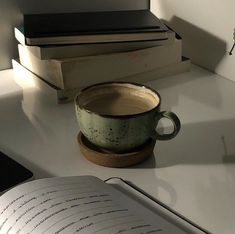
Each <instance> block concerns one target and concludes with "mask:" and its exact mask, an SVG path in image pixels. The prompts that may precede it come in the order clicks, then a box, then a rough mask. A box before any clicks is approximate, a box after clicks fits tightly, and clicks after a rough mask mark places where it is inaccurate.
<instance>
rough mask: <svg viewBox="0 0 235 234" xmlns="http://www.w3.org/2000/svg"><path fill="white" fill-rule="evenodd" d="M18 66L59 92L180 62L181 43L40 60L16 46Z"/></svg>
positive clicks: (175, 42)
mask: <svg viewBox="0 0 235 234" xmlns="http://www.w3.org/2000/svg"><path fill="white" fill-rule="evenodd" d="M18 49H19V57H20V63H21V64H22V65H23V66H25V67H26V68H27V69H29V70H30V71H32V72H33V73H35V74H36V75H38V76H40V77H42V78H43V79H45V80H46V81H48V82H50V83H51V84H53V85H55V86H56V87H58V88H61V89H74V88H78V87H85V86H88V85H91V84H94V83H98V82H105V81H110V80H117V79H121V78H123V77H127V76H131V75H135V74H139V73H141V72H147V71H151V70H153V69H157V68H160V67H164V66H167V65H170V64H174V63H178V62H180V61H181V55H182V41H181V39H175V41H174V43H172V44H169V45H163V46H155V47H151V48H147V49H140V50H135V51H129V52H121V53H112V54H105V55H95V56H84V57H76V58H67V59H57V60H56V59H51V60H40V59H39V58H37V57H36V56H34V55H33V54H32V53H31V52H30V51H29V50H28V49H27V47H25V46H23V45H21V44H19V45H18Z"/></svg>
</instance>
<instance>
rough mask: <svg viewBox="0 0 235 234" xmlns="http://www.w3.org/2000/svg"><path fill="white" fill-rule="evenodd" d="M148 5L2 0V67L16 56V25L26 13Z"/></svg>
mask: <svg viewBox="0 0 235 234" xmlns="http://www.w3.org/2000/svg"><path fill="white" fill-rule="evenodd" d="M148 7H149V1H148V0H0V70H3V69H6V68H9V67H11V59H12V58H16V57H17V46H16V44H17V43H16V41H15V39H14V35H13V27H14V26H17V25H19V24H22V19H23V17H22V15H23V13H46V12H49V13H50V12H77V11H101V10H134V9H146V8H148Z"/></svg>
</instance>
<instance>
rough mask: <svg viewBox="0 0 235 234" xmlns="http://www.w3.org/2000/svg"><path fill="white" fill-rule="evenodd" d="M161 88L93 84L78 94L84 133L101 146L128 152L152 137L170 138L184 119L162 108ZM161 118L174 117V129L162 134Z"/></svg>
mask: <svg viewBox="0 0 235 234" xmlns="http://www.w3.org/2000/svg"><path fill="white" fill-rule="evenodd" d="M160 104H161V97H160V95H159V94H158V92H157V91H155V90H153V89H151V88H149V87H146V86H144V85H141V84H136V83H127V82H106V83H99V84H95V85H92V86H89V87H87V88H85V89H83V90H81V91H80V92H79V93H78V95H77V96H76V97H75V109H76V117H77V121H78V124H79V127H80V130H81V132H82V134H83V135H84V136H85V137H86V138H87V139H88V140H89V141H90V142H91V143H93V144H95V145H96V146H98V147H101V148H104V149H108V150H111V151H113V152H128V151H131V150H132V149H134V148H136V147H139V146H141V145H143V144H145V143H146V142H147V141H148V140H149V139H151V138H154V139H156V140H169V139H171V138H173V137H175V136H176V135H177V134H178V132H179V130H180V120H179V119H178V117H177V116H176V115H175V114H174V113H173V112H169V111H160ZM161 118H167V119H169V120H171V122H172V124H173V126H174V130H173V131H172V132H171V133H168V134H159V133H158V132H157V130H156V127H157V124H158V121H159V120H160V119H161Z"/></svg>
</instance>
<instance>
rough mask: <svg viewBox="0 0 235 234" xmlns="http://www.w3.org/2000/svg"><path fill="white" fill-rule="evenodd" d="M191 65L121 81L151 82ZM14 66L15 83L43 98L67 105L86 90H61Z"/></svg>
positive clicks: (173, 66) (16, 63) (185, 61)
mask: <svg viewBox="0 0 235 234" xmlns="http://www.w3.org/2000/svg"><path fill="white" fill-rule="evenodd" d="M190 65H191V62H190V60H189V59H187V58H182V61H180V62H179V63H175V64H170V65H168V66H164V67H161V68H159V69H153V70H151V71H148V72H142V73H139V74H135V75H133V76H128V77H122V78H121V79H120V80H121V81H126V82H137V83H145V82H148V81H151V80H156V79H158V78H163V77H168V76H172V75H177V74H180V73H183V72H187V71H189V70H190ZM12 66H13V71H14V78H15V81H16V82H17V83H18V84H19V85H20V86H21V87H22V89H23V90H24V89H25V88H27V87H28V86H34V87H36V88H38V89H39V90H40V92H41V93H42V95H43V96H44V95H48V97H49V98H52V99H54V100H55V102H58V103H67V102H71V101H73V100H74V97H75V95H76V94H77V93H78V92H79V90H80V89H81V88H84V87H77V88H75V89H60V88H57V87H55V86H54V85H52V84H50V83H49V82H47V81H45V80H43V79H42V78H41V77H39V76H37V75H36V74H34V73H32V72H31V71H29V70H28V69H27V68H25V67H24V66H23V65H21V64H20V63H19V61H17V60H12ZM109 81H112V80H109Z"/></svg>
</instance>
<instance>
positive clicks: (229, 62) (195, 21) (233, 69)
mask: <svg viewBox="0 0 235 234" xmlns="http://www.w3.org/2000/svg"><path fill="white" fill-rule="evenodd" d="M150 9H151V10H152V11H153V12H154V13H155V14H156V15H157V16H158V17H159V18H162V19H164V20H165V21H166V22H167V23H168V24H169V25H170V26H171V27H172V28H173V29H175V30H176V31H177V32H178V33H179V34H180V35H181V36H182V37H183V53H184V55H185V56H188V57H190V58H191V60H192V61H193V62H194V63H195V64H198V65H200V66H202V67H205V68H207V69H209V70H212V71H214V72H216V73H218V74H220V75H222V76H224V77H227V78H229V79H231V80H234V81H235V51H234V55H232V56H229V55H228V52H229V50H230V48H231V47H232V44H233V29H234V28H235V1H234V0H223V1H221V0H213V1H212V0H151V4H150Z"/></svg>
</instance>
